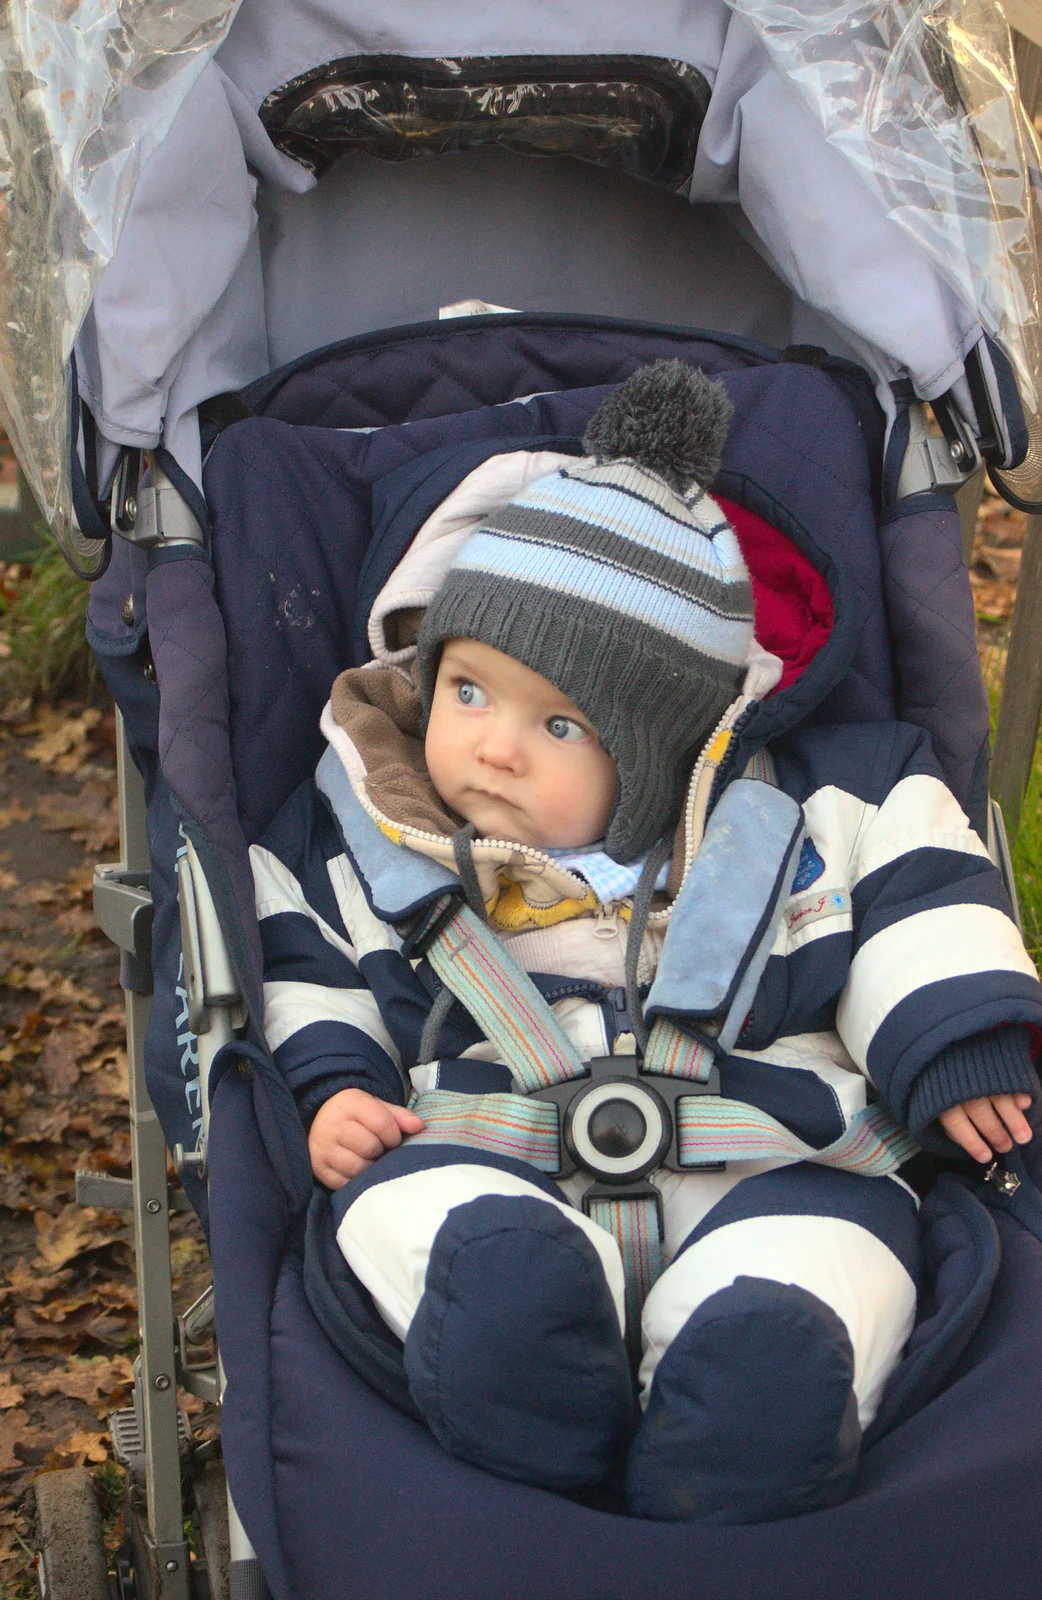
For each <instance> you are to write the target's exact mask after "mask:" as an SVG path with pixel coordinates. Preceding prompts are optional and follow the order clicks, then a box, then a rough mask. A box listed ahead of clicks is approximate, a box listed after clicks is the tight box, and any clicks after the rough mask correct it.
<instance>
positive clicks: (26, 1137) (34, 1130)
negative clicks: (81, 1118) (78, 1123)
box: [13, 1106, 72, 1145]
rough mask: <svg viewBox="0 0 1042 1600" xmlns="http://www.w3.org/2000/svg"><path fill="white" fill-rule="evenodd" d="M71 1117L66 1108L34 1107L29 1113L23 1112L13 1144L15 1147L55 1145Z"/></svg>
mask: <svg viewBox="0 0 1042 1600" xmlns="http://www.w3.org/2000/svg"><path fill="white" fill-rule="evenodd" d="M71 1116H72V1112H71V1111H70V1110H69V1107H68V1106H55V1107H53V1108H48V1107H46V1106H45V1107H43V1108H40V1107H38V1106H34V1107H32V1109H31V1110H29V1111H23V1112H22V1115H21V1116H20V1117H19V1118H18V1126H17V1128H16V1130H15V1136H14V1140H13V1142H14V1143H15V1144H16V1145H18V1144H57V1143H58V1141H59V1140H60V1139H61V1136H62V1134H63V1133H64V1132H65V1130H66V1128H67V1127H68V1126H69V1118H70V1117H71Z"/></svg>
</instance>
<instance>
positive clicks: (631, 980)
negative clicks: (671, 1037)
mask: <svg viewBox="0 0 1042 1600" xmlns="http://www.w3.org/2000/svg"><path fill="white" fill-rule="evenodd" d="M672 848H673V842H672V840H671V839H660V840H659V842H658V844H657V845H656V846H655V848H654V849H653V850H652V851H651V853H650V855H649V856H648V859H647V860H646V861H645V863H644V867H643V870H642V872H641V875H640V878H639V880H638V883H637V887H636V889H635V890H634V892H633V905H632V908H631V910H630V931H629V938H628V939H627V941H626V1009H627V1010H628V1012H629V1014H630V1023H631V1025H632V1027H633V1034H634V1037H635V1039H636V1041H637V1043H638V1044H639V1045H640V1048H641V1050H646V1049H647V1047H648V1032H649V1030H648V1026H647V1024H646V1022H645V1021H644V1007H643V1005H642V1003H641V998H640V985H639V983H638V982H637V974H638V972H639V971H640V950H641V946H642V945H643V943H644V929H645V928H646V927H647V925H648V916H649V914H650V912H651V901H652V897H653V896H654V893H655V883H656V881H657V879H658V875H659V873H660V872H661V871H662V868H663V867H664V866H665V864H666V862H667V861H668V860H669V856H670V852H671V850H672Z"/></svg>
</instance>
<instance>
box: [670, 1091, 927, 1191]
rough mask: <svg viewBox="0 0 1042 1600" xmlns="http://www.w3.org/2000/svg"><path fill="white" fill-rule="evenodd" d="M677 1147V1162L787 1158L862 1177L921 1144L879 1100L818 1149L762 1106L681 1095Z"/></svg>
mask: <svg viewBox="0 0 1042 1600" xmlns="http://www.w3.org/2000/svg"><path fill="white" fill-rule="evenodd" d="M677 1149H678V1151H679V1155H680V1164H681V1166H689V1165H690V1166H696V1165H698V1164H701V1163H704V1162H706V1161H763V1160H777V1159H778V1158H779V1157H781V1158H785V1157H788V1158H789V1159H790V1160H792V1161H814V1162H816V1163H817V1164H818V1165H819V1166H823V1167H838V1168H839V1169H840V1170H841V1171H842V1172H856V1173H860V1174H861V1176H862V1177H866V1178H885V1177H886V1176H887V1175H888V1174H889V1173H891V1172H896V1171H897V1168H898V1167H900V1166H901V1165H903V1163H904V1162H905V1161H907V1160H908V1159H909V1158H910V1157H911V1156H914V1155H915V1154H916V1152H917V1150H918V1149H919V1146H918V1145H917V1144H916V1142H915V1140H914V1139H913V1138H912V1136H911V1134H910V1133H906V1132H905V1130H904V1128H902V1127H900V1126H899V1125H898V1123H896V1122H895V1121H894V1118H893V1115H892V1114H891V1112H890V1111H889V1110H888V1108H887V1107H886V1106H885V1105H883V1104H882V1103H881V1102H877V1103H876V1104H875V1105H871V1106H866V1107H865V1109H864V1110H863V1111H859V1112H858V1114H857V1116H856V1117H853V1118H852V1119H851V1121H850V1122H849V1124H848V1125H847V1127H846V1129H845V1131H844V1132H843V1133H841V1134H840V1136H839V1138H838V1139H835V1140H833V1142H832V1143H831V1144H827V1145H825V1146H824V1148H823V1149H821V1150H816V1149H815V1148H814V1146H813V1145H809V1144H805V1143H804V1141H803V1140H802V1139H800V1138H798V1137H797V1136H796V1134H794V1133H790V1131H789V1129H788V1128H786V1127H785V1126H784V1125H783V1124H782V1123H780V1122H778V1121H776V1119H775V1118H774V1117H771V1116H768V1114H767V1112H766V1111H760V1110H758V1109H757V1108H756V1107H755V1106H749V1105H745V1104H744V1103H743V1102H742V1101H741V1100H724V1099H722V1098H718V1097H717V1096H716V1095H699V1096H697V1097H696V1096H695V1095H685V1096H684V1097H683V1099H681V1100H678V1101H677Z"/></svg>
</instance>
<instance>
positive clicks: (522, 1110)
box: [409, 1089, 561, 1173]
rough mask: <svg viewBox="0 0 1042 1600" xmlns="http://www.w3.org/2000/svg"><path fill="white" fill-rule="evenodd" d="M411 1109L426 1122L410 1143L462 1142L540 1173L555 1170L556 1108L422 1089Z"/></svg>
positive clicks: (510, 1097) (514, 1097)
mask: <svg viewBox="0 0 1042 1600" xmlns="http://www.w3.org/2000/svg"><path fill="white" fill-rule="evenodd" d="M409 1110H410V1111H415V1113H416V1115H417V1116H418V1117H422V1118H423V1121H424V1124H425V1126H424V1129H423V1132H422V1133H414V1134H412V1135H411V1136H410V1138H409V1143H410V1144H424V1143H426V1144H461V1145H464V1146H466V1147H467V1148H468V1149H470V1150H492V1151H495V1153H496V1154H497V1155H501V1156H512V1157H513V1158H514V1160H515V1161H527V1162H528V1164H529V1166H532V1167H535V1168H537V1170H538V1171H539V1172H547V1173H550V1172H557V1171H559V1170H560V1166H561V1140H560V1135H559V1132H558V1116H557V1107H556V1106H555V1105H553V1104H551V1102H550V1101H548V1100H527V1099H526V1098H525V1096H524V1095H521V1094H460V1093H457V1092H456V1091H455V1090H454V1089H423V1090H421V1091H420V1093H419V1094H414V1095H413V1096H412V1099H411V1100H410V1101H409Z"/></svg>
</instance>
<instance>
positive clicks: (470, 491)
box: [366, 450, 817, 700]
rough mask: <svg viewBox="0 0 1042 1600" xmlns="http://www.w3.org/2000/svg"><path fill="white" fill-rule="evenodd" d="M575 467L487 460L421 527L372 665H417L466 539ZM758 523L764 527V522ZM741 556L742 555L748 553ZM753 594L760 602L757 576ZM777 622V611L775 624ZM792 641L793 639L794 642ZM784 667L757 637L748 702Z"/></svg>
mask: <svg viewBox="0 0 1042 1600" xmlns="http://www.w3.org/2000/svg"><path fill="white" fill-rule="evenodd" d="M575 464H576V458H575V455H574V454H564V453H563V452H560V451H555V450H511V451H509V452H505V453H503V454H502V455H495V456H490V457H489V458H487V459H486V460H485V461H483V462H482V463H481V464H480V466H477V467H475V468H474V469H473V471H471V472H469V473H468V474H467V475H466V476H465V477H464V478H463V479H462V480H461V481H460V482H459V483H458V484H457V485H456V487H455V488H454V489H453V490H451V491H450V493H449V494H447V495H446V496H445V498H444V500H442V501H441V503H440V504H439V505H438V506H437V507H436V509H435V510H434V511H433V512H432V513H431V514H430V515H429V516H428V517H427V518H426V519H425V521H423V522H422V523H421V524H420V527H419V529H418V530H417V532H416V534H415V536H414V538H413V539H412V541H411V543H410V544H409V546H408V549H407V550H406V551H405V554H404V555H403V556H402V558H401V560H400V561H399V562H398V565H397V566H396V567H395V569H394V571H393V572H392V573H391V575H390V577H389V578H388V579H387V581H386V582H385V583H384V585H383V587H382V588H381V589H380V591H379V593H378V594H377V596H376V599H375V600H374V601H373V604H372V607H371V609H370V612H369V620H368V623H367V628H366V633H367V639H368V644H369V649H370V650H371V652H372V655H373V659H374V661H376V662H379V663H380V664H381V665H384V666H407V665H409V664H410V663H411V662H413V661H414V660H415V658H416V635H417V633H418V631H419V626H420V621H421V619H422V617H423V613H424V611H425V610H426V608H427V606H428V605H429V604H430V602H431V600H432V599H433V598H434V595H435V593H436V592H437V590H438V589H439V588H440V586H441V583H442V581H443V579H444V577H445V575H446V573H447V572H448V570H449V568H450V567H451V566H452V563H453V562H454V561H455V559H456V556H457V555H458V554H459V552H460V550H461V548H462V546H463V544H464V541H465V540H466V539H467V537H468V536H469V535H470V534H471V533H472V532H473V531H474V529H475V528H476V527H478V526H479V525H480V524H481V522H482V521H483V520H484V519H485V518H486V517H487V516H489V515H490V514H491V513H492V512H493V511H496V510H499V509H501V508H502V507H503V506H505V505H507V504H509V502H510V501H511V500H512V499H513V498H514V496H515V495H518V494H520V493H521V491H522V490H523V489H526V488H527V487H528V486H529V484H531V483H535V482H536V481H537V480H538V479H539V478H545V477H548V476H549V475H550V473H552V472H555V471H557V469H558V468H559V467H563V466H572V467H574V466H575ZM715 498H716V499H717V500H718V503H719V504H720V506H721V507H722V509H723V511H724V514H725V516H727V517H728V520H729V521H731V522H732V525H733V524H734V515H733V514H732V513H734V514H736V515H737V517H738V519H739V521H741V520H743V519H745V520H746V522H748V519H749V513H747V512H745V511H744V510H743V508H742V507H741V506H735V505H733V504H732V503H731V502H730V501H726V500H721V499H720V498H719V496H716V497H715ZM753 520H754V521H755V522H759V521H760V518H754V519H753ZM736 531H738V530H737V529H736ZM778 537H779V538H781V537H782V536H781V535H779V536H778ZM742 553H743V555H744V554H745V550H744V546H743V552H742ZM747 565H748V560H747ZM807 565H808V566H809V563H807ZM811 570H812V571H813V569H811ZM751 576H753V575H752V573H751ZM815 576H817V574H815ZM753 592H754V595H755V594H756V581H755V576H753ZM776 621H777V615H776V608H775V613H772V616H771V618H770V624H771V625H773V624H774V623H776ZM783 631H784V632H785V635H786V642H787V643H793V644H795V634H796V631H797V630H796V629H795V628H793V627H791V626H790V627H789V628H788V629H786V630H783ZM790 634H792V635H793V638H792V639H791V640H790V638H789V635H790ZM786 665H787V663H786V661H785V660H784V659H783V658H782V657H780V656H778V655H776V654H775V653H774V651H773V650H771V649H769V648H767V647H766V646H765V645H764V644H763V643H762V642H761V641H760V639H759V638H758V637H756V636H754V637H753V639H752V641H751V642H750V645H749V649H748V651H747V652H746V666H747V671H746V676H745V682H744V683H743V685H742V693H743V694H744V695H747V696H749V698H750V699H754V700H759V699H762V698H763V696H764V695H767V694H769V693H770V692H771V690H772V689H774V688H775V687H776V686H777V685H778V684H779V683H782V682H784V680H785V669H786Z"/></svg>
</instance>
